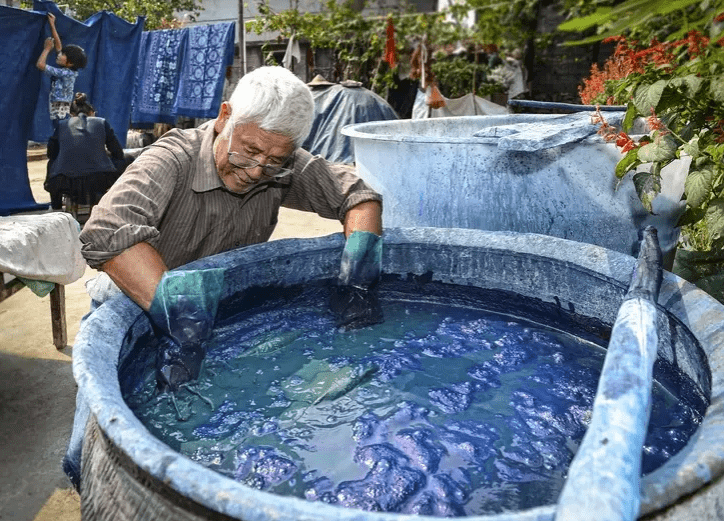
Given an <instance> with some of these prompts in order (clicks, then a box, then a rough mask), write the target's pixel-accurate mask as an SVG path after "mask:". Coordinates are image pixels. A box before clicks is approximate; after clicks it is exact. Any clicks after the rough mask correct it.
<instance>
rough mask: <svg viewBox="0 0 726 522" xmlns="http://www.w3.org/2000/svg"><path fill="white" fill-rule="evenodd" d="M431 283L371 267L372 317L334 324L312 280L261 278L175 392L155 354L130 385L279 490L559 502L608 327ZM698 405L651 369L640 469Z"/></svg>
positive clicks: (210, 456)
mask: <svg viewBox="0 0 726 522" xmlns="http://www.w3.org/2000/svg"><path fill="white" fill-rule="evenodd" d="M413 286H414V287H415V286H416V285H413ZM443 286H444V285H442V287H443ZM436 288H437V287H436V285H429V286H427V291H426V292H424V293H423V294H421V293H420V294H418V295H417V294H416V290H420V289H417V288H412V289H408V290H407V291H402V290H401V286H400V285H399V286H397V287H396V288H393V289H387V287H386V285H382V288H381V304H382V306H383V311H384V315H385V323H383V324H379V325H375V326H372V327H367V328H364V329H361V330H356V331H342V330H339V329H337V328H335V325H334V322H333V318H332V316H331V315H330V314H329V312H328V303H327V298H328V293H327V290H326V289H325V288H324V287H323V286H311V287H308V288H305V289H302V290H299V291H296V292H292V293H290V294H289V295H284V296H277V297H274V296H273V297H271V298H269V299H267V300H266V301H265V302H264V304H262V305H261V306H259V307H256V308H254V307H253V308H251V309H247V310H245V311H244V312H243V313H240V314H237V315H233V316H231V317H228V318H226V319H225V320H223V321H222V322H221V323H220V324H218V325H217V327H216V329H215V335H214V338H213V339H212V341H211V342H210V344H209V346H208V348H207V350H208V352H207V353H208V354H207V358H206V360H205V363H204V370H203V373H202V376H201V377H200V379H199V381H198V382H197V383H195V384H193V385H192V386H190V387H189V388H184V389H182V390H180V391H179V392H177V393H176V395H175V396H174V400H172V397H171V396H170V395H168V394H162V395H157V394H156V393H155V391H154V386H155V382H154V380H153V378H152V376H153V372H146V375H147V378H146V381H145V382H144V383H142V384H141V385H140V386H137V387H136V391H135V392H134V393H133V394H132V393H127V396H126V400H127V402H128V403H129V405H130V407H131V409H132V410H133V411H134V412H135V414H136V415H137V416H138V417H139V419H140V420H141V421H142V422H143V423H144V424H145V425H146V426H147V428H148V429H149V430H150V431H151V432H152V433H154V434H155V435H156V436H157V437H158V438H159V439H161V440H162V441H164V442H165V443H167V444H168V445H170V446H171V447H172V448H174V449H175V450H177V451H179V452H181V453H183V454H185V455H186V456H188V457H189V458H191V459H193V460H195V461H197V462H199V463H201V464H203V465H205V466H207V467H209V468H210V469H213V470H215V471H218V472H220V473H222V474H225V475H227V476H229V477H232V478H234V479H236V480H239V481H241V482H243V483H245V484H247V485H249V486H251V487H254V488H258V489H261V490H267V491H271V492H274V493H277V494H280V495H293V496H297V497H301V498H306V499H309V500H314V501H321V502H327V503H333V504H338V505H342V506H346V507H353V508H359V509H364V510H368V511H391V512H400V513H412V514H423V515H433V516H438V517H450V516H465V515H469V516H473V515H485V514H494V513H499V512H502V511H505V510H522V509H527V508H531V507H535V506H539V505H543V504H549V503H555V502H556V501H557V497H558V495H559V493H560V490H561V488H562V486H563V484H564V480H565V478H566V473H567V468H568V465H569V463H570V461H571V460H572V458H573V456H574V454H575V452H576V451H577V447H578V445H579V442H580V440H581V439H582V437H583V435H584V434H585V431H586V429H587V424H588V421H589V416H590V414H591V409H592V404H593V400H594V396H595V392H596V389H597V381H598V377H599V373H600V370H601V368H602V365H603V360H604V356H605V350H604V348H603V346H604V345H606V342H601V343H596V342H593V341H592V339H591V338H592V336H590V335H586V334H583V336H582V337H580V336H578V335H573V334H572V333H568V332H567V331H566V330H567V329H564V330H563V329H555V328H552V327H550V326H543V325H541V324H538V323H535V322H532V321H529V320H527V319H523V318H520V317H516V316H514V315H505V314H502V313H495V312H491V311H487V310H486V309H484V308H481V307H472V306H471V304H472V303H471V302H467V303H466V305H467V306H461V303H458V302H455V301H456V299H454V300H452V299H451V293H450V292H449V290H447V292H444V294H446V295H445V296H444V295H443V294H441V295H438V296H437V295H436V291H435V290H436ZM585 337H587V338H588V339H589V340H586V339H585ZM701 419H702V411H700V410H699V408H698V407H694V406H693V405H688V404H684V403H683V402H681V401H679V400H678V399H677V398H676V397H674V396H673V395H672V394H671V393H669V392H668V390H667V389H666V388H665V387H664V386H662V385H660V384H658V383H655V384H654V386H653V411H652V413H651V418H650V426H649V433H648V437H647V440H646V444H645V446H644V448H643V459H644V460H643V472H644V473H647V472H649V471H652V470H653V469H656V468H657V467H659V466H660V465H661V464H663V463H664V462H665V461H666V460H667V459H668V458H670V457H671V456H672V455H674V454H675V453H676V452H677V451H678V450H680V448H681V447H683V446H684V445H685V444H686V442H687V441H688V439H689V437H690V436H691V435H692V433H693V432H694V431H695V430H696V429H697V427H698V424H699V423H700V422H701Z"/></svg>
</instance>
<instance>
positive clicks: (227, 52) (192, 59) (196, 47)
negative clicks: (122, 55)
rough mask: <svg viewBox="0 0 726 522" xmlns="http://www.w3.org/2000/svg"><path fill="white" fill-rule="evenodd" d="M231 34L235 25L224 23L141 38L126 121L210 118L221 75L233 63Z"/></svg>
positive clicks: (214, 113) (214, 112)
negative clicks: (130, 104)
mask: <svg viewBox="0 0 726 522" xmlns="http://www.w3.org/2000/svg"><path fill="white" fill-rule="evenodd" d="M234 28H235V24H234V22H225V23H219V24H213V25H198V26H193V27H188V28H184V29H166V30H159V31H147V32H145V33H144V34H143V35H142V38H141V48H140V50H139V66H138V69H137V72H136V78H135V81H134V90H133V102H132V112H131V121H132V122H133V123H134V124H135V125H136V124H144V123H155V122H164V123H170V124H174V123H175V122H176V118H177V116H188V117H190V118H215V117H216V116H217V114H218V111H219V105H220V103H221V102H222V91H223V89H224V79H225V69H226V67H227V66H229V65H231V64H232V60H233V59H234ZM180 64H181V66H180Z"/></svg>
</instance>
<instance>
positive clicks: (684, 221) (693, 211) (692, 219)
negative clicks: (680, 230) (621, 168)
mask: <svg viewBox="0 0 726 522" xmlns="http://www.w3.org/2000/svg"><path fill="white" fill-rule="evenodd" d="M705 215H706V209H705V208H686V211H685V212H684V213H683V214H682V215H681V217H680V219H679V220H678V224H677V225H676V226H679V227H683V226H686V225H693V224H694V223H698V222H699V221H701V220H702V219H703V217H704V216H705Z"/></svg>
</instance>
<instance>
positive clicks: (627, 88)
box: [602, 24, 724, 250]
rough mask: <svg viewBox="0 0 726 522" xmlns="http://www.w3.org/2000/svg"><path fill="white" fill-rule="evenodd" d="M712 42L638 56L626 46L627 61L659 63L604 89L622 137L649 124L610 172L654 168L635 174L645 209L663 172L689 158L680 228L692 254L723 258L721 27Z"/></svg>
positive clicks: (694, 37)
mask: <svg viewBox="0 0 726 522" xmlns="http://www.w3.org/2000/svg"><path fill="white" fill-rule="evenodd" d="M719 30H720V33H719V32H718V31H719ZM712 36H713V37H712V38H711V39H709V38H707V37H704V36H702V35H700V34H699V33H695V32H693V33H690V34H689V35H688V37H687V38H685V39H683V40H679V41H676V42H671V43H670V44H661V43H658V42H651V46H650V47H649V48H648V49H645V50H644V51H638V50H637V48H635V47H634V46H633V44H632V42H631V44H630V45H631V47H630V48H628V49H627V53H630V54H632V55H633V56H637V55H638V53H642V52H645V51H651V50H656V51H658V53H659V56H661V57H662V58H661V60H660V61H658V60H656V61H652V62H651V63H648V64H647V65H646V66H645V67H643V68H642V69H638V70H633V71H632V72H630V73H629V74H627V76H626V77H624V78H619V79H618V78H616V79H610V80H608V81H606V82H604V83H603V85H602V88H603V96H604V97H607V98H610V99H611V101H612V103H614V104H627V106H628V112H627V115H626V118H625V121H624V130H625V131H626V132H627V131H629V130H630V129H631V127H632V124H633V121H634V119H635V117H637V116H640V117H643V118H646V119H647V121H648V125H649V128H650V129H651V132H650V134H649V135H647V136H645V137H644V138H643V139H642V141H641V143H640V144H639V146H636V148H633V149H632V150H629V151H628V152H627V154H626V155H625V156H624V157H623V158H622V159H621V161H620V163H618V165H617V167H616V171H615V174H616V176H618V177H622V176H623V175H624V174H625V173H626V172H628V171H630V170H633V169H635V168H636V167H638V166H639V165H641V164H644V163H652V166H651V168H650V170H649V171H648V172H646V173H639V174H638V175H637V178H636V179H635V180H634V181H635V184H636V189H637V191H638V194H639V195H640V197H641V200H642V201H643V203H644V205H645V206H646V208H650V207H649V203H650V201H652V198H653V197H654V195H655V194H657V193H658V192H659V191H660V172H661V170H662V168H663V167H665V166H666V165H668V164H669V163H671V162H673V161H674V160H676V159H678V158H680V157H681V156H683V155H688V156H690V157H691V163H690V167H689V171H688V175H687V178H686V184H685V194H684V199H685V201H686V204H687V207H686V208H687V210H686V212H685V214H684V215H683V217H682V218H681V220H680V222H679V225H680V226H685V227H687V229H686V230H685V235H686V236H688V237H689V240H688V243H689V245H688V246H689V247H690V248H693V249H697V250H719V249H721V250H722V249H723V242H724V215H723V205H724V158H723V151H724V145H723V124H724V118H723V114H724V106H723V82H724V78H723V72H724V53H723V28H722V25H721V24H717V25H716V27H715V32H714V33H713V34H712ZM627 53H623V54H624V57H627ZM631 64H632V63H631Z"/></svg>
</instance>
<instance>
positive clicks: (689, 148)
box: [683, 137, 700, 158]
mask: <svg viewBox="0 0 726 522" xmlns="http://www.w3.org/2000/svg"><path fill="white" fill-rule="evenodd" d="M683 152H685V153H686V154H688V155H689V156H690V157H692V158H695V157H696V156H698V154H699V152H700V148H699V147H698V138H697V137H696V138H693V139H691V141H689V142H688V143H687V144H686V145H684V146H683Z"/></svg>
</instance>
